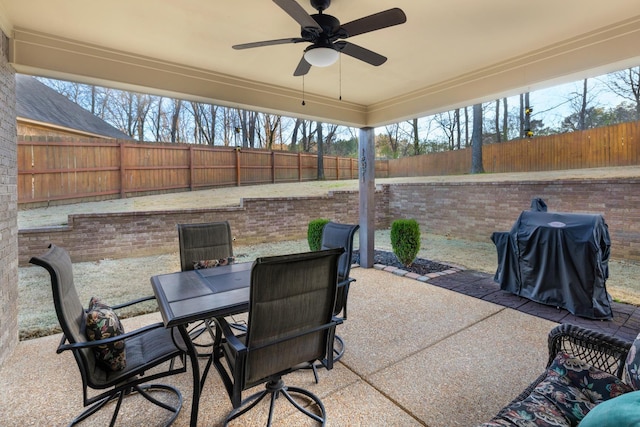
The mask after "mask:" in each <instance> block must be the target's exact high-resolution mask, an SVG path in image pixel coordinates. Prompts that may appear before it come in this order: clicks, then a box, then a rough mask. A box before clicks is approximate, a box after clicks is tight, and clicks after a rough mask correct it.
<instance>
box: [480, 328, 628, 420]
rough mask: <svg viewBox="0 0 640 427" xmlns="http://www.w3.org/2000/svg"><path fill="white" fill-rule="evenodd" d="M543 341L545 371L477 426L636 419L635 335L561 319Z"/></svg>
mask: <svg viewBox="0 0 640 427" xmlns="http://www.w3.org/2000/svg"><path fill="white" fill-rule="evenodd" d="M639 338H640V335H639ZM548 345H549V360H548V363H547V369H546V371H545V372H544V373H543V374H542V375H540V376H539V377H538V378H537V379H536V380H535V381H534V382H533V383H531V385H529V387H527V388H526V389H525V390H524V391H523V392H522V393H521V394H520V395H519V396H518V397H516V398H515V399H514V400H513V401H511V403H509V404H508V405H507V406H506V407H504V408H503V409H502V410H501V411H500V412H499V413H498V414H497V415H496V416H495V417H494V418H493V419H491V420H490V421H489V422H486V423H484V424H481V425H480V426H478V427H481V426H482V427H499V426H534V427H539V426H577V425H578V424H579V423H580V427H583V425H588V426H600V427H604V426H608V425H611V426H614V425H615V426H617V427H622V426H626V425H638V424H634V423H636V422H638V423H640V391H635V390H640V374H639V372H638V371H639V369H638V366H639V365H640V339H636V341H634V342H633V343H632V342H628V341H623V340H620V339H618V338H615V337H612V336H608V335H604V334H602V333H599V332H596V331H592V330H589V329H585V328H582V327H579V326H575V325H571V324H562V325H559V326H556V327H555V328H554V329H552V330H551V332H550V333H549V341H548ZM623 375H624V379H623ZM630 400H632V403H631V404H630V403H629V401H630ZM603 402H606V403H603ZM595 408H597V409H595ZM601 408H602V409H601ZM592 409H593V411H592ZM603 413H604V415H603ZM587 414H589V415H588V416H587ZM603 417H604V418H603ZM621 417H622V418H621ZM603 420H604V421H603ZM621 420H622V421H621ZM582 421H584V422H582Z"/></svg>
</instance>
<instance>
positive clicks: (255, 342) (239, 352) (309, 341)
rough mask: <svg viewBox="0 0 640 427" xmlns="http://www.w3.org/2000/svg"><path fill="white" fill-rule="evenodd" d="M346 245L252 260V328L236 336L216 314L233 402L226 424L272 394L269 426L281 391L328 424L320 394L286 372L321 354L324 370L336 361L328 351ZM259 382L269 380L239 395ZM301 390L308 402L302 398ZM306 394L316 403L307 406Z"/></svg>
mask: <svg viewBox="0 0 640 427" xmlns="http://www.w3.org/2000/svg"><path fill="white" fill-rule="evenodd" d="M343 251H344V250H343V249H342V248H339V249H330V250H325V251H315V252H308V253H303V254H293V255H282V256H276V257H269V258H258V259H257V260H256V261H255V263H254V265H253V268H252V270H251V289H250V297H249V318H248V322H247V323H248V325H247V333H246V334H244V335H238V336H236V335H234V333H233V332H232V331H231V328H230V326H229V324H228V323H227V322H226V321H225V320H224V319H216V323H217V327H218V328H219V329H220V330H221V331H222V333H223V335H224V338H225V339H224V340H222V341H221V343H220V345H219V346H217V347H216V350H215V352H214V365H215V367H216V369H217V370H218V372H219V373H220V377H221V378H222V381H223V383H224V385H225V388H226V389H227V392H228V393H229V397H230V399H231V404H232V406H233V408H234V409H233V410H232V411H231V413H230V414H229V415H228V416H227V418H226V420H225V425H226V424H227V423H228V422H229V421H231V420H233V419H235V418H238V417H239V416H241V415H243V414H245V413H246V412H247V411H249V410H251V409H252V408H254V407H255V406H256V405H257V404H258V403H259V402H260V401H261V400H262V399H263V398H264V397H265V396H270V399H271V401H270V406H269V415H268V420H267V425H271V420H272V417H273V412H274V406H275V402H276V399H277V398H278V397H279V396H284V397H285V398H286V400H287V401H289V402H290V403H291V404H293V406H294V407H295V408H296V409H298V410H299V411H301V412H302V413H304V414H305V415H306V416H308V417H310V418H312V419H313V420H316V421H318V422H321V423H322V425H324V423H325V421H326V411H325V408H324V405H323V404H322V401H321V400H320V399H319V398H318V397H317V396H316V395H314V394H313V393H311V392H310V391H308V390H305V389H302V388H299V387H290V386H286V385H285V384H284V381H283V379H282V377H283V376H284V375H286V374H288V373H290V372H292V371H294V370H296V369H298V366H299V365H302V364H313V363H315V362H316V361H318V360H320V361H322V363H323V365H324V366H325V367H326V368H327V369H332V368H333V359H332V357H331V355H332V354H333V335H334V333H335V326H336V323H337V322H336V320H335V319H334V318H333V307H334V302H335V297H336V277H337V273H338V258H339V257H340V255H341V254H342V253H343ZM223 360H224V362H225V363H223ZM262 383H266V386H265V389H264V390H262V391H260V392H258V393H256V394H253V395H251V396H249V397H248V398H246V399H244V400H242V392H243V391H245V390H247V389H249V388H252V387H254V386H256V385H259V384H262ZM300 396H302V397H303V399H304V403H301V402H300V401H299V399H300ZM296 397H297V398H298V399H296ZM281 400H282V399H281ZM309 400H311V404H310V405H309V406H307V407H303V405H305V406H306V405H307V403H308V401H309ZM312 410H313V412H312Z"/></svg>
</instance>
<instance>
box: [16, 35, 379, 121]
mask: <svg viewBox="0 0 640 427" xmlns="http://www.w3.org/2000/svg"><path fill="white" fill-rule="evenodd" d="M10 62H11V63H12V65H13V66H14V68H15V69H16V70H17V71H18V72H21V73H25V74H33V75H39V76H44V77H51V78H60V79H67V80H73V81H78V82H81V83H87V84H96V85H102V86H105V87H115V88H118V89H123V90H132V91H138V92H144V93H151V94H157V95H163V96H171V97H176V98H183V99H187V100H191V101H199V102H209V103H214V104H216V105H223V106H226V107H232V108H244V109H253V110H260V111H264V112H268V113H274V114H282V115H288V116H293V117H301V118H306V119H310V120H322V121H329V122H332V123H336V124H343V125H346V126H354V127H362V126H363V125H364V124H365V123H366V111H367V110H366V107H364V106H362V105H358V104H355V103H352V102H348V101H341V100H339V99H337V98H336V99H333V98H329V97H323V96H318V95H314V94H308V93H305V95H304V100H305V104H306V105H304V106H303V105H302V79H301V80H300V83H301V85H300V90H299V91H296V90H290V89H287V88H282V87H278V86H274V85H268V84H264V83H261V82H255V81H249V80H244V79H239V78H236V77H233V76H228V75H224V74H220V73H215V72H212V71H208V70H203V69H198V68H194V67H188V66H184V65H179V64H174V63H170V62H166V61H161V60H157V59H154V58H147V57H142V56H134V55H131V54H129V53H126V52H120V51H115V50H112V49H106V48H103V47H100V46H94V45H91V44H88V43H83V42H78V41H75V40H68V39H64V38H61V37H57V36H53V35H49V34H44V33H40V32H35V31H31V30H27V29H21V28H16V29H15V30H14V33H13V38H12V39H11V52H10Z"/></svg>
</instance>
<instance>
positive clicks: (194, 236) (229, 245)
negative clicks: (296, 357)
mask: <svg viewBox="0 0 640 427" xmlns="http://www.w3.org/2000/svg"><path fill="white" fill-rule="evenodd" d="M177 228H178V244H179V247H180V269H181V270H182V271H188V270H194V269H200V268H212V267H216V266H218V265H226V264H228V263H230V262H233V260H234V257H233V237H232V235H231V226H230V225H229V222H228V221H220V222H209V223H197V224H178V225H177ZM234 325H235V327H236V328H240V329H242V328H243V326H244V325H242V323H239V322H237V321H234ZM213 326H214V323H213V320H212V319H206V320H203V321H201V322H196V323H195V324H194V325H190V328H189V335H190V336H191V339H192V340H193V344H194V345H195V346H196V347H199V348H209V349H210V348H211V347H212V346H213V342H214V340H215V332H214V331H213V329H212V327H213ZM205 331H208V332H209V333H208V334H205V335H204V336H203V335H202V334H203V333H204V332H205ZM200 355H201V356H206V357H208V356H210V355H211V352H210V350H209V351H208V352H205V353H201V354H200Z"/></svg>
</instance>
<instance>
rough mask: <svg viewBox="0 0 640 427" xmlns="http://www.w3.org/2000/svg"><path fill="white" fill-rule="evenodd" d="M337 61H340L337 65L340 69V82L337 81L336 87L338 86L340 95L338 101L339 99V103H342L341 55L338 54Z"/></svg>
mask: <svg viewBox="0 0 640 427" xmlns="http://www.w3.org/2000/svg"><path fill="white" fill-rule="evenodd" d="M339 61H340V63H339V64H338V66H339V67H340V70H339V74H340V77H339V79H340V80H339V83H338V86H339V91H340V94H339V97H338V99H339V100H340V101H342V53H340V58H339Z"/></svg>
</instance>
